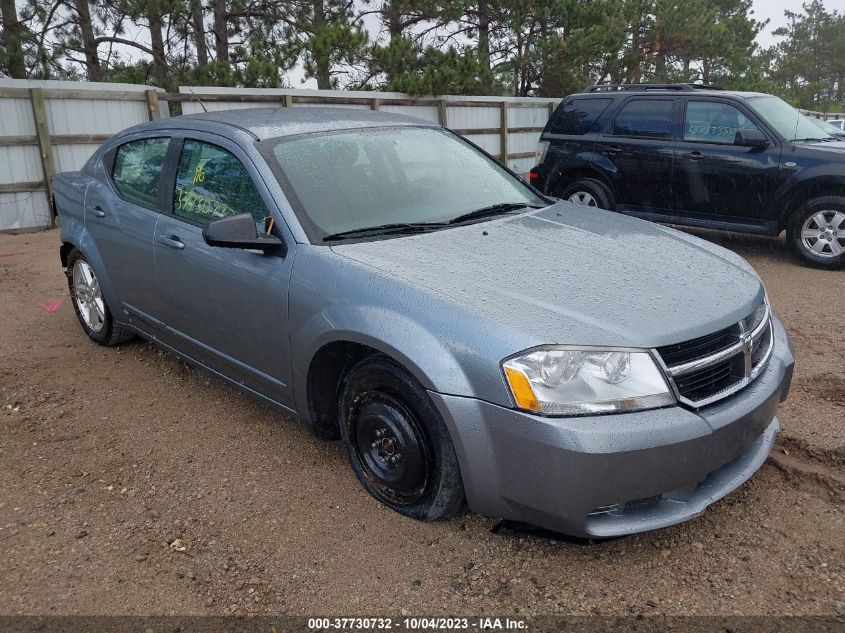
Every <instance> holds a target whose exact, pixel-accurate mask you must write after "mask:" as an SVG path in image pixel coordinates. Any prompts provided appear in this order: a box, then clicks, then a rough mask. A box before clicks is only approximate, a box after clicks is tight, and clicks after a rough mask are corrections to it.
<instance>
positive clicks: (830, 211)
mask: <svg viewBox="0 0 845 633" xmlns="http://www.w3.org/2000/svg"><path fill="white" fill-rule="evenodd" d="M786 235H787V240H788V241H789V245H790V246H791V247H792V249H793V250H794V251H795V253H796V254H797V255H798V256H799V257H801V258H802V259H803V260H804V261H806V262H807V263H810V264H813V265H814V266H820V267H823V268H839V267H841V266H843V264H845V198H843V197H840V196H826V197H824V198H816V199H815V200H811V201H810V202H808V203H807V204H806V205H805V206H804V207H802V208H801V209H799V210H798V211H796V212H795V213H794V214H793V215H792V217H791V218H790V222H789V226H788V228H787V234H786Z"/></svg>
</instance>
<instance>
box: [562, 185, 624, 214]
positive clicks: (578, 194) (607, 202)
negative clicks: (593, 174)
mask: <svg viewBox="0 0 845 633" xmlns="http://www.w3.org/2000/svg"><path fill="white" fill-rule="evenodd" d="M558 197H559V198H560V199H561V200H567V201H569V202H574V203H575V204H582V205H584V206H588V207H594V208H599V209H607V210H608V211H612V210H613V200H612V196H611V194H610V191H608V189H607V187H605V186H604V183H602V182H601V181H599V180H596V179H595V178H580V179H578V180H576V181H575V182H573V183H572V184H570V185H567V186H566V187H564V188H563V189H562V190H561V193H560V195H559V196H558Z"/></svg>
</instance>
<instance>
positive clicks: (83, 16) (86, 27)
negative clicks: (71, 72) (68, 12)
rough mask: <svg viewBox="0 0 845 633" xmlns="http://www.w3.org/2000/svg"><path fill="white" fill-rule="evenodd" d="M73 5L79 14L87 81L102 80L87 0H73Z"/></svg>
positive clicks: (101, 69) (101, 70)
mask: <svg viewBox="0 0 845 633" xmlns="http://www.w3.org/2000/svg"><path fill="white" fill-rule="evenodd" d="M74 7H75V8H76V13H77V15H78V16H79V31H80V34H81V35H82V52H83V53H84V54H85V70H86V74H87V77H88V81H103V68H102V66H100V56H99V55H98V54H97V42H96V41H95V39H94V27H93V25H92V24H91V12H90V10H89V9H88V0H74Z"/></svg>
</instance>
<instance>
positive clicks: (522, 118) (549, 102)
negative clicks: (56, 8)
mask: <svg viewBox="0 0 845 633" xmlns="http://www.w3.org/2000/svg"><path fill="white" fill-rule="evenodd" d="M179 90H180V91H179V92H175V93H166V92H163V91H161V90H158V89H152V88H149V87H147V86H135V85H128V84H88V83H75V82H65V81H26V80H0V232H9V231H30V230H38V229H43V228H49V227H50V226H52V225H53V223H54V217H53V213H52V205H51V200H52V198H51V193H52V192H51V191H50V180H51V178H52V176H53V175H54V174H56V173H58V172H61V171H73V170H77V169H79V168H80V167H81V166H82V165H83V164H84V162H85V161H86V160H87V159H88V157H89V156H90V155H91V154H92V153H93V152H94V150H95V149H96V148H97V147H98V146H99V144H100V143H102V142H103V141H105V140H106V139H108V138H109V137H111V136H112V135H113V134H114V133H116V132H119V131H120V130H123V129H125V128H127V127H129V126H131V125H135V124H138V123H142V122H144V121H152V120H157V119H159V118H162V117H168V116H172V115H177V114H180V113H182V114H191V113H195V112H199V111H201V109H202V107H203V106H204V107H205V108H207V109H208V110H222V109H230V108H246V107H261V106H264V107H266V106H269V105H277V106H283V107H321V106H336V107H345V108H365V109H370V110H384V111H389V112H397V113H402V114H408V115H411V116H416V117H418V118H421V119H425V120H428V121H432V122H436V123H440V124H441V125H445V126H448V127H450V128H451V129H453V130H454V131H455V132H457V133H458V134H461V135H463V136H466V137H467V138H469V139H470V140H472V141H473V142H474V143H476V144H477V145H479V146H480V147H482V148H484V149H485V150H486V151H488V152H489V153H490V154H492V155H494V156H496V157H498V158H499V160H501V162H502V163H504V164H507V165H508V166H509V167H511V168H512V169H514V170H515V171H517V172H519V173H524V172H526V171H528V169H530V167H531V166H532V165H533V162H534V149H535V146H536V144H537V139H538V138H539V136H540V132H541V131H542V129H543V126H544V125H545V123H546V121H547V120H548V117H549V115H550V114H551V112H553V111H554V108H555V107H556V105H557V103H558V101H559V100H557V99H536V98H516V97H466V96H443V97H438V98H435V97H419V98H418V97H411V96H409V95H405V94H402V93H384V92H364V91H359V92H345V91H331V90H330V91H323V90H319V91H318V90H304V89H236V88H217V87H214V88H211V87H201V86H183V87H180V89H179ZM200 101H201V102H202V105H200Z"/></svg>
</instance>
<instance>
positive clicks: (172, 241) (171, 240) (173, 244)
mask: <svg viewBox="0 0 845 633" xmlns="http://www.w3.org/2000/svg"><path fill="white" fill-rule="evenodd" d="M158 241H159V242H161V243H162V244H164V245H165V246H169V247H170V248H175V249H178V250H182V249H183V248H185V243H184V242H183V241H182V240H180V239H179V238H178V237H176V236H175V235H159V236H158Z"/></svg>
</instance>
